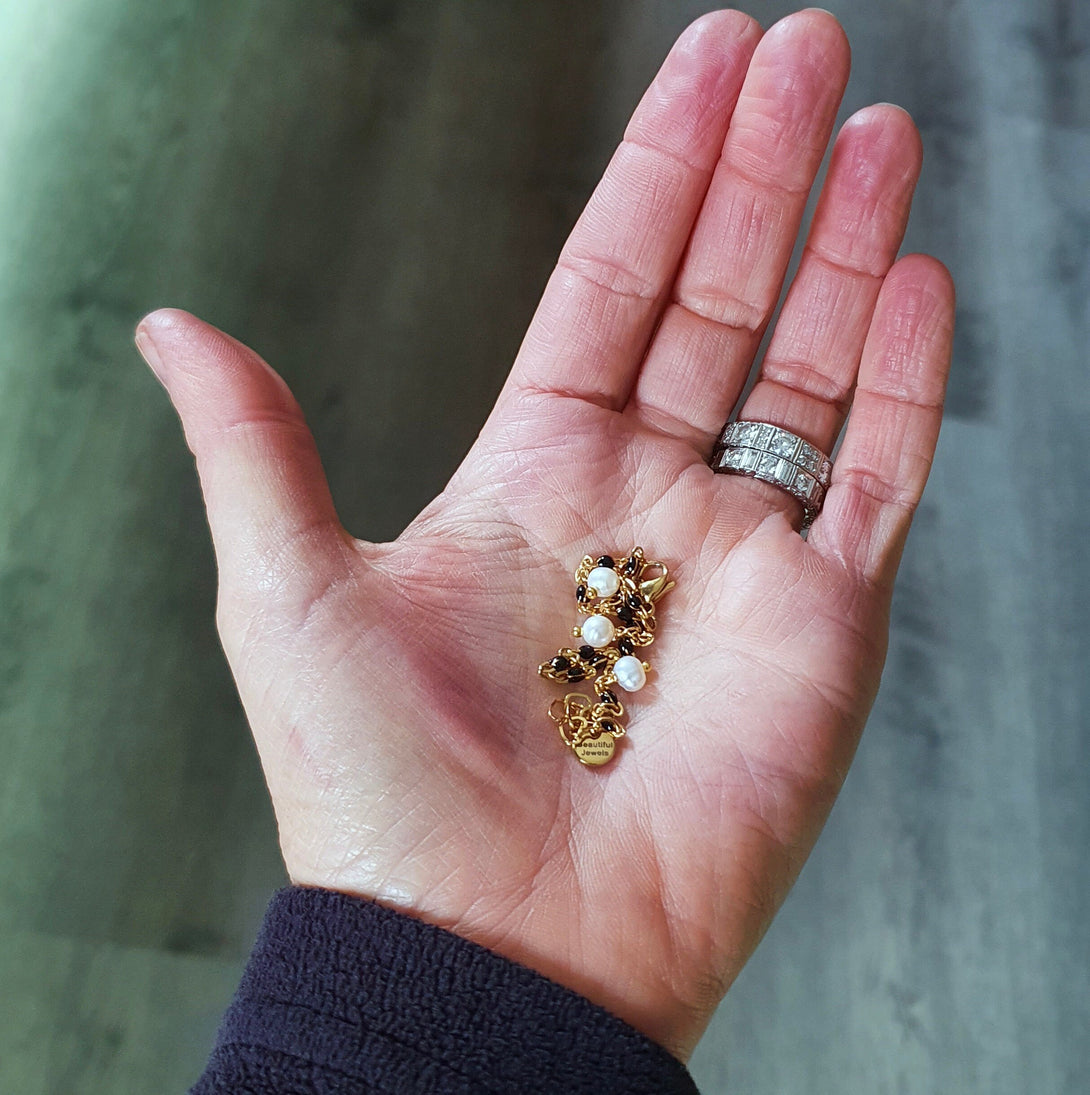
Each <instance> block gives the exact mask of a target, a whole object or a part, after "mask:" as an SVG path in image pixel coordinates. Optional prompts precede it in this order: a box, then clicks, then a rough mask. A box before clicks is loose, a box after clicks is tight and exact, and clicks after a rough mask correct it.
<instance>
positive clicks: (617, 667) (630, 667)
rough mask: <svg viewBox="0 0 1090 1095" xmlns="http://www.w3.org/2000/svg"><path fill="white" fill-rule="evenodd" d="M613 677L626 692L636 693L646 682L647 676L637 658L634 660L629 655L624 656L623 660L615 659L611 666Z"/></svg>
mask: <svg viewBox="0 0 1090 1095" xmlns="http://www.w3.org/2000/svg"><path fill="white" fill-rule="evenodd" d="M613 675H614V676H615V677H616V678H617V683H618V684H619V685H620V686H621V687H622V688H623V689H624V690H625V691H626V692H638V691H639V690H640V689H641V688H643V686H644V683H645V682H646V680H647V674H646V673H645V672H644V670H643V662H641V661H640V659H639V658H634V657H633V656H632V655H631V654H626V655H625V656H624V657H623V658H618V659H617V661H616V663H615V664H614V666H613Z"/></svg>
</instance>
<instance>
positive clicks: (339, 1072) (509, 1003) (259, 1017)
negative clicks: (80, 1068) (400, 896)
mask: <svg viewBox="0 0 1090 1095" xmlns="http://www.w3.org/2000/svg"><path fill="white" fill-rule="evenodd" d="M695 1091H696V1086H695V1085H694V1083H693V1081H692V1079H691V1077H690V1076H689V1073H688V1071H687V1070H686V1069H685V1067H684V1066H683V1065H682V1064H681V1063H680V1062H679V1061H677V1060H676V1059H675V1058H674V1057H672V1056H671V1055H670V1054H669V1053H667V1051H666V1050H664V1049H663V1048H662V1047H661V1046H659V1045H657V1044H656V1043H654V1042H652V1041H650V1040H649V1039H648V1038H646V1037H644V1035H642V1034H640V1033H639V1032H638V1031H636V1030H634V1029H633V1028H632V1027H630V1026H628V1025H627V1024H626V1023H624V1022H622V1021H621V1020H620V1019H618V1018H616V1016H614V1015H611V1014H610V1013H609V1012H607V1011H605V1010H604V1009H602V1008H600V1007H599V1006H598V1005H596V1004H593V1003H591V1002H590V1001H589V1000H587V999H585V998H584V997H582V996H580V995H578V994H577V993H575V992H572V991H571V990H570V989H567V988H564V987H563V986H562V985H558V984H556V983H555V982H553V981H550V980H548V979H547V978H545V977H543V976H541V974H539V973H536V972H534V971H533V970H530V969H527V968H526V967H524V966H520V965H518V964H517V963H514V962H510V961H508V960H507V959H505V958H501V957H500V956H499V955H497V954H494V953H492V952H491V951H489V950H486V949H485V948H484V947H481V946H478V945H477V944H476V943H472V942H470V941H469V940H466V939H462V938H461V937H460V936H457V935H454V934H452V933H451V932H447V931H444V930H443V929H441V928H437V927H434V926H433V925H430V924H425V923H424V922H423V921H420V920H417V919H415V918H413V917H410V916H406V915H403V914H402V913H399V912H394V911H392V910H391V909H388V908H385V907H384V906H381V905H377V904H375V903H374V902H373V901H367V900H364V899H361V898H357V897H350V896H347V895H345V894H338V893H333V892H331V891H328V890H319V889H309V888H302V887H291V888H288V889H284V890H280V891H279V892H278V893H277V894H276V895H275V896H274V897H273V899H272V901H271V903H270V905H269V908H268V911H267V913H266V915H265V922H264V924H263V925H262V928H261V931H260V933H259V935H258V938H257V942H256V944H255V946H254V950H253V953H252V954H251V956H250V961H249V964H248V965H247V967H246V971H245V973H244V975H243V979H242V983H241V985H240V986H239V989H238V992H237V994H236V995H235V999H234V1001H233V1002H232V1004H231V1006H230V1008H229V1009H228V1011H227V1014H226V1015H225V1016H224V1019H223V1024H222V1026H221V1028H220V1032H219V1037H218V1039H217V1042H216V1046H215V1049H214V1050H213V1052H212V1057H211V1059H210V1061H209V1063H208V1067H207V1068H206V1070H205V1072H204V1075H203V1076H202V1077H201V1078H200V1080H199V1081H198V1082H197V1084H196V1086H195V1087H194V1088H193V1089H192V1093H193V1095H213V1093H216V1095H219V1093H223V1092H231V1093H233V1095H241V1093H251V1095H283V1093H285V1092H290V1093H293V1095H295V1093H299V1095H302V1093H304V1092H305V1093H307V1095H325V1093H327V1092H328V1093H333V1092H337V1093H338V1095H356V1093H361V1095H362V1093H364V1092H367V1093H371V1092H390V1093H397V1095H415V1093H417V1092H429V1093H430V1092H443V1093H446V1092H466V1093H473V1095H480V1093H482V1092H496V1093H498V1092H518V1093H524V1092H550V1093H552V1092H555V1093H557V1095H560V1093H564V1092H588V1093H593V1095H610V1093H612V1092H625V1093H632V1095H636V1093H639V1092H648V1093H655V1095H673V1093H681V1092H686V1093H692V1092H695Z"/></svg>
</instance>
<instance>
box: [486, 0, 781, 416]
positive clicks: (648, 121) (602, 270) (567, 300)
mask: <svg viewBox="0 0 1090 1095" xmlns="http://www.w3.org/2000/svg"><path fill="white" fill-rule="evenodd" d="M760 36H761V30H760V27H759V26H758V25H757V23H756V22H754V20H752V19H751V18H750V17H749V16H748V15H744V14H742V13H741V12H737V11H719V12H713V13H711V14H709V15H705V16H703V17H702V18H700V19H698V20H697V21H696V22H695V23H693V24H692V25H691V26H690V27H689V28H688V30H686V31H685V33H684V34H682V36H681V37H680V38H679V39H678V41H677V43H676V44H675V45H674V47H673V49H672V50H671V51H670V53H669V55H668V56H667V58H666V60H665V62H664V63H663V65H662V68H661V69H660V70H659V73H658V75H657V76H656V77H655V79H654V81H653V83H652V84H651V86H650V88H648V90H647V92H646V94H645V95H644V96H643V99H642V100H641V101H640V104H639V106H638V107H637V108H636V112H635V114H634V115H633V116H632V120H631V121H630V122H629V124H628V127H627V129H626V130H625V135H624V140H623V141H622V142H621V145H620V147H619V148H618V149H617V151H616V153H615V154H614V156H613V158H612V160H611V161H610V164H609V166H608V168H607V169H606V172H605V175H604V176H603V178H602V181H601V182H600V183H599V184H598V186H597V188H596V189H595V191H594V194H593V195H592V196H591V199H590V201H589V203H588V204H587V207H586V209H585V210H584V211H583V214H582V215H581V216H580V218H579V220H578V222H577V223H576V225H575V228H574V229H573V230H572V233H571V236H570V237H569V238H568V241H567V243H566V244H565V246H564V249H563V251H562V252H561V255H560V259H559V262H558V263H557V267H556V269H555V271H554V272H553V274H552V276H551V277H550V279H549V282H548V285H547V286H546V288H545V293H544V295H543V297H542V300H541V304H540V305H539V306H538V310H537V313H536V314H535V316H534V319H533V321H532V322H531V324H530V328H529V330H528V331H527V334H526V338H525V340H524V341H523V344H522V347H521V349H520V350H519V354H518V357H517V359H516V361H515V366H514V368H513V370H512V372H511V376H510V378H509V380H508V385H507V391H511V390H512V389H514V390H516V391H530V392H535V391H536V392H548V393H560V394H565V395H573V396H576V397H579V398H583V399H590V400H592V401H594V402H596V403H599V404H601V405H603V406H608V407H612V408H615V409H617V410H620V409H621V408H622V407H623V406H624V404H625V402H626V400H627V398H628V394H629V390H630V388H631V386H632V383H633V381H634V378H635V373H636V370H637V368H638V366H639V363H640V360H641V359H642V357H643V354H644V351H645V350H646V347H647V343H648V341H649V339H650V336H651V333H652V331H653V329H654V326H655V323H656V321H657V319H658V315H659V312H660V310H661V308H662V305H663V302H664V300H665V298H666V295H667V294H668V293H669V291H670V287H671V285H672V284H673V279H674V276H675V273H676V271H677V267H678V264H679V262H680V260H681V256H682V253H683V252H684V249H685V245H686V243H687V241H688V239H689V234H690V232H691V230H692V226H693V223H694V222H695V220H696V217H697V214H698V213H699V212H700V207H701V204H702V203H703V200H704V195H705V192H706V191H707V188H708V184H709V181H710V179H711V176H712V171H713V170H714V168H715V165H716V163H717V162H718V160H719V156H720V152H721V150H722V147H723V141H724V139H725V137H726V134H727V128H728V126H729V124H730V120H731V115H732V113H733V111H734V106H735V103H736V102H737V100H738V94H739V91H740V90H741V87H742V81H743V79H744V77H745V74H746V70H747V68H748V66H749V60H750V57H751V56H752V54H753V50H754V48H755V47H756V45H757V42H758V40H759V39H760Z"/></svg>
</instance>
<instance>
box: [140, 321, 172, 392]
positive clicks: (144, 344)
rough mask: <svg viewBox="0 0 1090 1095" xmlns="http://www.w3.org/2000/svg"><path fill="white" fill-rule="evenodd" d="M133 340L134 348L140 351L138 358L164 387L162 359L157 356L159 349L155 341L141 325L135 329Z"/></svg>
mask: <svg viewBox="0 0 1090 1095" xmlns="http://www.w3.org/2000/svg"><path fill="white" fill-rule="evenodd" d="M134 339H135V341H136V348H137V349H138V350H139V351H140V356H141V357H142V358H143V359H144V360H145V361H146V362H147V363H148V367H149V368H150V369H151V371H152V372H153V373H154V374H155V376H156V378H157V379H158V381H159V383H160V384H163V385H164V386H165V384H166V381H165V380H164V379H163V373H164V370H163V359H162V358H161V357H160V356H159V347H158V346H156V345H155V339H153V338H152V337H151V334H150V333H149V332H148V329H147V328H146V327H145V326H144V324H143V323H141V324H140V325H139V326H138V327H137V328H136V334H135V336H134Z"/></svg>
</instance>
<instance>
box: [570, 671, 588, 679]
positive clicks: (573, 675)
mask: <svg viewBox="0 0 1090 1095" xmlns="http://www.w3.org/2000/svg"><path fill="white" fill-rule="evenodd" d="M586 679H587V675H586V673H584V672H583V670H582V669H569V670H568V680H569V681H585V680H586Z"/></svg>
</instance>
